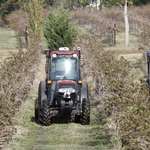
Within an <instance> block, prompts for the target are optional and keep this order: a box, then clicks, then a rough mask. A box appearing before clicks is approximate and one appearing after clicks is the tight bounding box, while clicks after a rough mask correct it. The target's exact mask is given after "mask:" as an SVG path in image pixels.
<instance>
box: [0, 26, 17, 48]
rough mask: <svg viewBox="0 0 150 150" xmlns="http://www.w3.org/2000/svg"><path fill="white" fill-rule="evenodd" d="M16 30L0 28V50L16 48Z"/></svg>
mask: <svg viewBox="0 0 150 150" xmlns="http://www.w3.org/2000/svg"><path fill="white" fill-rule="evenodd" d="M16 45H17V39H16V37H15V32H14V31H13V30H12V29H10V28H6V29H5V28H0V50H5V49H16Z"/></svg>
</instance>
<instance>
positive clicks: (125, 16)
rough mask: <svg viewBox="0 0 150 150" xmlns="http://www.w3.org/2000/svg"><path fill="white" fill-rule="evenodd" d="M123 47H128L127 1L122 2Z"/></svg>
mask: <svg viewBox="0 0 150 150" xmlns="http://www.w3.org/2000/svg"><path fill="white" fill-rule="evenodd" d="M124 20H125V47H129V21H128V15H127V0H125V1H124Z"/></svg>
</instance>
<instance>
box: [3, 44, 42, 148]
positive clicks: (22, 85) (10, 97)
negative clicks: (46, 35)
mask: <svg viewBox="0 0 150 150" xmlns="http://www.w3.org/2000/svg"><path fill="white" fill-rule="evenodd" d="M41 52H42V51H41V47H40V46H39V44H38V43H36V42H35V43H34V44H33V45H31V47H30V48H29V49H28V50H27V52H23V51H22V50H20V51H19V52H18V53H12V54H11V56H10V57H8V58H5V60H4V61H3V62H2V63H1V65H0V81H1V82H0V114H1V116H0V148H1V147H2V146H3V144H4V142H5V141H6V140H9V138H10V137H11V136H12V134H13V133H14V131H15V128H14V126H13V125H14V117H15V113H16V112H17V111H18V109H19V106H20V104H21V103H22V101H23V100H24V99H25V98H26V96H27V93H28V91H29V90H30V86H31V84H32V83H33V80H34V78H35V75H36V73H37V71H38V65H39V63H40V54H41Z"/></svg>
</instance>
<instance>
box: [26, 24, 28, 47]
mask: <svg viewBox="0 0 150 150" xmlns="http://www.w3.org/2000/svg"><path fill="white" fill-rule="evenodd" d="M25 41H26V47H28V28H27V27H26V31H25Z"/></svg>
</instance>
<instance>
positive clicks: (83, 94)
mask: <svg viewBox="0 0 150 150" xmlns="http://www.w3.org/2000/svg"><path fill="white" fill-rule="evenodd" d="M87 98H88V84H87V81H85V80H83V81H82V88H81V104H82V100H83V99H87Z"/></svg>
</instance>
